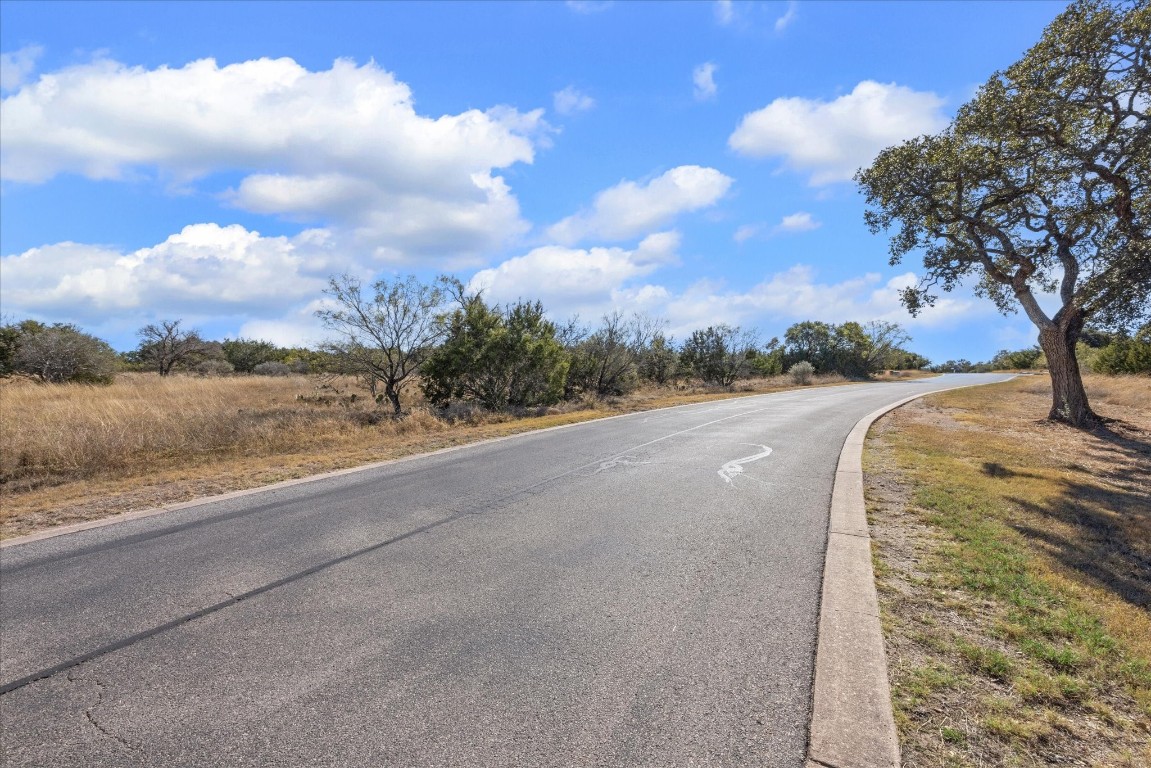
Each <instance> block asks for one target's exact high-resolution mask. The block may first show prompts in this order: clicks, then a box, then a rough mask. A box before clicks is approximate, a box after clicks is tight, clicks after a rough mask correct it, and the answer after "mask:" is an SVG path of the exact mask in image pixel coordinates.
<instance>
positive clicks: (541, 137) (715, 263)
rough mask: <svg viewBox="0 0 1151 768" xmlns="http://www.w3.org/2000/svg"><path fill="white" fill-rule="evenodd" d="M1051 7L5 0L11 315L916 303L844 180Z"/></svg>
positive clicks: (960, 326)
mask: <svg viewBox="0 0 1151 768" xmlns="http://www.w3.org/2000/svg"><path fill="white" fill-rule="evenodd" d="M1062 7H1063V4H1062V3H1048V2H986V3H983V2H923V3H918V2H883V3H876V2H799V3H789V2H731V3H725V2H699V3H695V2H674V3H658V2H614V3H595V2H572V3H562V2H513V3H497V2H462V3H450V2H436V3H402V2H392V3H367V2H352V3H336V2H327V3H305V2H291V3H275V2H255V3H240V2H233V3H225V2H214V3H197V2H191V3H162V2H152V3H139V2H130V3H102V2H73V3H53V2H43V1H40V2H24V1H22V0H4V2H3V3H2V4H0V52H2V56H3V59H2V63H3V73H2V78H0V80H2V82H0V86H2V93H3V107H2V110H0V170H2V181H0V311H2V312H3V314H4V316H5V319H6V320H19V319H23V318H25V317H32V318H35V319H39V320H42V321H49V322H56V321H65V322H74V323H77V324H78V325H80V326H82V327H84V328H85V329H86V330H89V331H90V332H93V333H95V334H97V335H99V336H101V337H103V338H106V339H108V340H109V341H111V342H112V343H113V346H116V347H117V348H119V349H128V348H131V347H133V346H134V345H135V338H134V332H135V330H136V329H137V328H139V327H140V326H141V325H144V324H145V323H148V322H152V321H155V320H157V319H175V318H182V319H183V320H184V321H185V323H186V324H189V325H191V326H194V327H198V328H199V329H200V330H201V331H202V332H203V333H204V334H205V335H206V336H210V337H213V338H223V337H225V336H229V337H236V336H247V337H259V338H268V339H271V340H273V341H276V342H278V343H281V344H297V343H310V342H315V341H317V340H319V339H321V338H322V337H323V335H324V332H323V329H322V328H321V327H320V326H319V325H318V323H317V322H316V320H315V319H314V315H313V313H314V312H315V310H316V309H317V308H319V307H320V306H321V304H320V302H322V301H323V293H322V289H323V287H324V284H325V282H326V279H327V277H328V276H329V275H333V274H339V273H344V272H348V273H351V274H356V275H359V276H361V277H363V278H365V279H367V278H372V277H374V276H382V277H389V276H397V275H405V274H408V273H414V274H417V275H419V276H421V277H431V276H432V275H434V274H436V273H438V272H450V273H453V274H455V275H457V276H458V277H460V278H461V279H462V280H464V281H465V282H468V283H469V284H471V285H472V287H474V288H483V289H484V290H485V291H486V292H487V295H488V296H490V297H491V298H493V299H495V300H499V301H507V300H514V299H515V298H518V297H525V298H540V299H542V300H543V302H544V304H545V306H546V307H547V308H548V309H549V311H550V312H551V314H552V315H553V316H554V317H555V318H556V319H565V318H567V317H568V316H570V315H571V314H572V313H578V314H579V315H580V317H581V319H582V320H583V321H584V322H585V323H588V324H594V323H595V321H596V320H597V319H598V318H599V317H600V316H601V315H603V314H604V313H605V312H609V311H612V310H615V309H620V310H623V311H625V312H631V311H642V312H645V313H647V314H650V315H653V316H657V317H661V318H664V319H666V320H667V323H668V329H669V330H670V331H671V332H672V333H674V334H676V335H677V336H678V337H679V338H682V337H683V336H685V335H686V334H687V333H690V331H691V330H692V329H694V328H699V327H704V326H706V325H710V324H715V323H720V322H727V323H731V324H736V325H742V326H744V327H755V328H758V329H759V330H760V333H761V335H762V336H763V338H764V339H765V340H766V339H768V338H770V337H771V336H777V335H778V336H782V334H783V331H784V330H785V329H786V328H787V326H789V325H790V324H792V323H794V322H797V321H800V320H824V321H828V322H843V321H845V320H858V321H867V320H872V319H884V320H892V321H896V322H900V323H902V324H903V325H904V326H905V327H906V328H907V329H908V331H909V332H910V334H911V335H912V337H913V339H914V341H913V343H912V344H911V346H912V348H914V349H915V350H916V351H919V352H921V353H923V354H925V355H927V356H928V357H930V358H932V359H934V360H937V361H938V360H944V359H948V358H959V357H966V358H969V359H973V360H975V359H987V358H989V357H991V355H993V354H994V353H995V352H996V351H997V350H998V349H1001V348H1004V347H1009V348H1019V347H1023V346H1029V345H1031V344H1032V343H1034V339H1035V336H1036V332H1035V331H1034V329H1033V328H1032V327H1031V326H1030V324H1029V323H1028V322H1027V320H1026V318H1024V317H1022V316H1021V315H1016V316H1011V317H1003V316H1001V315H999V314H997V313H996V312H995V311H994V309H993V308H992V307H991V305H990V304H989V303H988V302H986V301H984V300H981V299H978V298H976V297H974V296H973V295H972V294H971V293H970V292H969V291H959V292H956V293H955V294H951V295H946V296H945V297H944V298H943V300H941V301H940V302H939V304H938V305H937V306H936V307H935V308H934V309H933V310H930V311H928V312H925V313H924V314H922V315H921V316H920V317H918V318H911V317H910V316H909V315H907V313H906V312H905V311H904V310H903V309H902V308H901V307H900V306H899V303H898V300H897V298H896V291H897V289H898V288H899V287H901V286H903V285H906V284H908V283H909V282H910V281H913V280H915V279H916V277H917V275H918V274H919V272H920V270H921V265H920V264H918V263H916V262H915V261H913V260H909V261H905V263H903V264H901V265H898V266H895V267H892V266H889V265H888V264H887V242H886V239H885V238H883V237H876V236H872V235H871V234H869V233H868V232H867V230H866V228H865V227H864V225H863V204H862V199H861V197H860V195H859V194H858V192H857V191H856V189H855V186H854V184H853V183H852V182H851V181H850V177H851V175H852V173H853V171H854V169H856V168H858V167H860V166H864V165H867V164H868V163H869V162H870V160H871V159H872V158H873V157H874V155H875V153H876V152H878V151H879V149H881V148H882V147H884V146H888V145H890V144H893V143H897V142H899V141H901V140H903V139H906V138H910V137H912V136H914V135H917V134H920V133H924V132H934V131H937V130H939V129H941V128H943V127H944V126H945V125H946V124H947V122H948V121H949V119H950V118H951V116H952V115H953V114H954V112H955V110H956V108H957V107H958V106H959V105H961V104H962V103H963V102H964V101H966V100H967V99H968V98H970V97H971V95H972V94H973V93H974V90H975V89H976V88H977V87H978V85H979V84H980V83H982V82H983V81H985V80H986V79H987V77H988V76H990V75H991V73H992V72H994V71H995V70H996V69H1001V68H1003V67H1006V66H1008V65H1010V64H1011V63H1013V62H1014V61H1016V60H1017V59H1018V58H1019V57H1020V56H1021V55H1022V54H1023V53H1024V51H1026V49H1027V48H1028V47H1029V46H1031V45H1032V44H1034V43H1035V42H1036V41H1037V40H1038V39H1039V36H1040V34H1041V33H1042V30H1043V28H1044V26H1045V25H1046V24H1047V23H1049V22H1050V21H1051V20H1052V19H1053V18H1054V17H1055V15H1057V14H1058V13H1059V11H1060V10H1061V9H1062Z"/></svg>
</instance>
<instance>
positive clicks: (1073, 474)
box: [864, 375, 1151, 768]
mask: <svg viewBox="0 0 1151 768" xmlns="http://www.w3.org/2000/svg"><path fill="white" fill-rule="evenodd" d="M1085 380H1086V385H1087V391H1088V393H1089V396H1090V398H1091V402H1092V403H1094V404H1095V406H1096V408H1097V411H1098V413H1099V414H1100V415H1101V416H1102V417H1104V418H1107V419H1108V421H1107V422H1106V423H1105V424H1104V425H1103V426H1101V427H1098V428H1096V429H1095V430H1092V431H1084V430H1073V429H1068V428H1066V427H1064V426H1061V425H1059V424H1058V423H1055V422H1051V421H1047V420H1039V419H1037V418H1036V415H1035V414H1036V413H1039V412H1042V408H1043V404H1044V403H1045V402H1046V401H1047V400H1048V398H1050V396H1051V385H1050V382H1049V381H1047V380H1046V378H1045V377H1043V378H1040V377H1032V376H1027V377H1019V378H1017V379H1015V380H1013V381H1010V382H1007V383H1004V384H998V385H992V386H986V387H976V388H971V389H964V390H956V391H952V392H947V393H942V394H939V395H932V396H930V397H927V398H924V399H923V400H919V401H916V402H914V403H911V404H909V405H907V406H904V407H902V408H900V409H897V410H896V411H893V412H892V413H891V414H889V415H887V416H885V417H884V418H883V419H881V420H880V421H879V422H877V423H876V425H875V426H874V427H873V428H872V431H871V435H870V436H869V439H868V443H867V448H866V451H865V458H864V464H865V466H864V469H865V482H866V485H865V487H866V495H867V499H868V510H869V518H870V522H871V531H872V537H873V551H874V559H875V570H876V580H877V586H878V589H879V596H880V605H881V612H882V621H883V627H884V633H885V636H886V645H887V655H888V664H889V671H890V675H891V683H892V693H893V703H894V707H895V715H896V722H897V725H898V728H899V732H900V741H901V747H902V752H903V761H904V762H903V764H904V765H906V766H908V767H909V768H912V767H919V766H926V767H929V768H935V767H936V766H939V767H943V766H1040V765H1051V764H1067V765H1085V766H1094V767H1097V768H1104V766H1107V767H1115V768H1121V767H1129V768H1135V767H1136V766H1146V765H1149V764H1151V377H1147V376H1116V377H1104V376H1091V375H1089V376H1087V377H1085Z"/></svg>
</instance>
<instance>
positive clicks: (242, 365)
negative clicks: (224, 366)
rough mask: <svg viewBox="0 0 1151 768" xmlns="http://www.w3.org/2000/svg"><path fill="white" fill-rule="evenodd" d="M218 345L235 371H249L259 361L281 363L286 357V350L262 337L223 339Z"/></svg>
mask: <svg viewBox="0 0 1151 768" xmlns="http://www.w3.org/2000/svg"><path fill="white" fill-rule="evenodd" d="M220 347H221V349H222V350H223V353H224V359H225V360H227V361H228V362H229V363H231V364H232V367H233V368H234V369H235V370H236V372H237V373H251V372H252V370H253V369H254V368H255V367H256V366H257V365H259V364H260V363H283V362H286V360H285V358H286V357H287V350H284V349H280V348H279V347H277V346H276V345H275V344H273V343H272V342H270V341H264V340H262V339H244V338H239V339H224V341H223V342H221V344H220Z"/></svg>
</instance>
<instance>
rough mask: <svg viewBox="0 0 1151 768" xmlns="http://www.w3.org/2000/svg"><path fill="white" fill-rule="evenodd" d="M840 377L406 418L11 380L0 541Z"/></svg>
mask: <svg viewBox="0 0 1151 768" xmlns="http://www.w3.org/2000/svg"><path fill="white" fill-rule="evenodd" d="M916 375H923V374H920V373H917V372H895V373H890V374H880V375H877V376H876V378H877V379H878V380H885V379H886V380H903V379H905V378H906V377H909V376H916ZM845 381H846V380H845V379H844V378H843V377H842V376H839V375H838V374H825V375H823V376H818V377H815V378H814V379H810V380H809V379H807V378H806V377H805V378H804V380H803V381H800V382H798V383H797V382H796V381H795V380H794V379H793V377H791V376H787V375H780V376H773V377H757V378H745V379H741V380H739V381H738V382H737V383H736V384H735V385H734V386H731V387H714V386H707V385H704V384H702V383H700V382H698V381H695V380H686V381H685V380H679V381H676V382H674V383H670V384H668V385H663V386H660V385H652V384H644V385H642V386H639V387H637V388H635V389H633V390H632V391H630V392H629V393H628V394H627V395H619V396H605V397H596V396H590V395H589V396H585V397H582V398H576V399H572V400H563V401H560V402H559V403H557V404H555V405H552V406H537V407H534V408H506V409H502V410H489V409H485V408H483V407H481V406H479V405H474V404H467V403H457V404H455V405H452V406H450V407H447V408H437V407H435V406H433V405H431V404H430V403H429V402H428V401H427V400H426V399H424V398H423V397H422V396H421V395H420V394H419V388H418V387H417V388H416V389H415V390H414V391H413V396H412V398H411V400H410V401H409V402H408V407H407V410H405V412H404V413H403V415H402V416H400V417H398V418H397V417H395V416H393V415H392V413H391V409H390V407H388V406H387V405H386V404H385V405H384V406H383V407H381V405H380V404H378V403H376V401H375V400H374V399H373V398H372V397H371V394H370V392H368V390H367V388H366V386H365V385H364V382H363V381H362V379H359V378H356V377H352V376H344V375H334V374H318V375H317V374H313V375H302V374H290V375H283V376H258V375H251V376H197V375H191V374H177V375H171V376H165V377H161V376H159V375H157V374H156V373H148V372H142V373H124V374H120V375H118V376H117V377H116V379H115V381H114V383H112V384H110V385H104V386H93V385H88V384H60V385H53V386H47V385H44V384H42V383H39V382H37V381H36V380H34V379H31V378H29V377H10V378H8V379H6V380H0V403H2V407H0V440H2V445H3V451H0V502H2V503H0V537H11V536H17V535H21V534H24V533H29V532H32V531H34V530H39V529H43V528H46V527H50V526H54V525H61V524H68V523H74V522H80V521H83V520H90V519H98V518H102V517H107V516H110V515H115V514H118V513H121V512H126V511H130V510H133V509H146V508H149V507H154V506H158V505H162V504H169V503H175V502H180V501H186V500H189V499H193V498H197V497H200V496H206V495H210V494H214V493H223V492H227V491H232V490H239V489H244V488H254V487H259V486H261V485H267V484H269V483H274V482H279V481H281V480H289V479H293V478H299V477H306V476H308V475H312V474H316V473H319V472H326V471H330V470H335V469H341V468H345V467H353V466H359V465H363V464H366V463H370V462H374V461H383V460H386V459H393V458H399V457H402V456H406V455H412V454H417V453H422V452H426V451H430V450H437V449H440V448H446V447H449V446H453V445H461V444H464V443H468V442H474V441H476V440H483V439H487V438H491V437H499V436H503V435H508V434H514V433H518V432H524V431H529V430H533V429H540V428H545V427H550V426H558V425H561V424H570V423H575V422H579V421H586V420H590V419H595V418H602V417H604V416H610V415H616V414H620V413H626V412H630V411H639V410H647V409H651V408H659V407H664V406H669V405H679V404H685V403H692V402H702V401H706V400H712V399H718V398H727V397H732V396H739V395H749V394H756V393H762V392H772V391H778V390H781V389H787V388H790V387H794V386H802V385H803V384H805V383H809V384H814V385H817V386H818V385H821V384H839V383H843V382H845Z"/></svg>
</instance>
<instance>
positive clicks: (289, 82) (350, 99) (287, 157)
mask: <svg viewBox="0 0 1151 768" xmlns="http://www.w3.org/2000/svg"><path fill="white" fill-rule="evenodd" d="M549 131H550V128H549V127H548V126H547V124H546V123H545V122H544V120H543V110H534V111H531V112H526V113H524V112H518V111H516V110H514V109H511V108H509V107H494V108H492V109H489V110H487V111H480V110H476V109H471V110H467V111H465V112H461V113H460V114H456V115H451V114H448V115H442V116H440V117H436V118H432V117H427V116H423V115H420V114H418V113H417V112H416V110H415V105H414V101H413V98H412V93H411V90H410V89H409V88H408V86H407V85H406V84H404V83H402V82H400V81H399V80H397V79H396V78H395V76H394V75H393V74H392V73H390V72H387V71H385V70H383V69H381V68H380V67H378V66H377V65H376V64H375V63H368V64H365V65H362V66H357V65H356V64H355V63H354V62H352V61H349V60H343V59H341V60H337V61H336V62H335V63H334V64H333V65H332V67H331V69H329V70H324V71H317V72H312V71H309V70H307V69H305V68H304V67H302V66H300V65H299V64H297V63H296V62H295V61H293V60H292V59H290V58H280V59H259V60H253V61H245V62H239V63H235V64H229V65H226V66H220V65H218V64H217V63H216V62H215V61H214V60H212V59H203V60H199V61H194V62H191V63H189V64H187V65H185V66H183V67H179V68H171V67H159V68H157V69H146V68H142V67H130V66H126V65H124V64H120V63H117V62H114V61H97V62H93V63H89V64H84V65H79V66H74V67H69V68H66V69H63V70H60V71H57V72H52V73H45V74H42V75H40V77H39V79H38V80H36V81H35V82H33V83H29V84H26V85H24V86H23V87H21V88H20V89H19V90H17V91H15V92H14V93H12V94H11V95H8V96H6V97H5V98H4V100H3V112H2V114H0V132H2V133H3V136H4V143H3V145H2V147H0V174H2V176H3V178H4V179H7V180H12V181H18V182H28V183H37V182H43V181H46V180H48V179H50V178H52V177H53V176H55V175H57V174H60V173H77V174H81V175H84V176H86V177H88V178H92V179H123V178H129V177H134V176H138V175H139V174H140V173H154V174H156V175H157V176H159V177H160V178H164V179H169V180H175V181H176V182H178V183H181V184H187V183H191V182H195V181H196V180H199V179H202V178H204V177H207V176H210V175H211V174H214V173H220V172H239V173H240V174H242V175H243V174H247V175H246V176H243V177H242V181H241V182H240V183H239V185H238V187H237V188H236V189H233V190H231V192H230V193H229V195H228V199H229V200H230V202H231V203H232V204H233V205H236V206H239V207H241V208H245V209H247V210H252V211H259V212H261V213H272V214H280V215H285V216H290V217H292V218H296V219H299V220H305V221H314V222H317V223H322V224H326V225H332V226H336V227H343V228H346V229H349V230H351V231H353V232H355V233H357V235H360V236H363V237H365V238H368V240H369V241H370V243H371V244H372V245H373V246H375V247H378V248H381V249H383V250H384V251H386V252H388V253H403V254H409V255H422V254H427V253H432V252H445V251H447V252H453V253H455V252H461V251H479V250H483V249H485V248H490V247H492V245H493V244H497V243H502V242H505V241H506V240H507V239H509V238H511V237H514V236H516V235H518V234H519V233H521V232H523V231H524V230H525V229H526V224H525V223H524V222H523V221H522V220H521V219H520V217H519V207H518V203H517V202H516V200H515V197H514V196H513V195H512V194H511V193H510V190H509V189H508V186H507V184H506V183H505V182H504V180H503V178H502V177H501V176H499V175H498V174H497V173H496V171H497V170H498V169H501V168H506V167H509V166H511V165H514V164H516V163H530V162H532V160H533V159H534V152H535V148H536V146H538V145H541V144H545V143H546V141H547V136H548V132H549ZM413 212H416V213H417V214H418V215H413ZM397 222H402V224H403V226H400V227H396V226H395V225H396V223H397Z"/></svg>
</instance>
